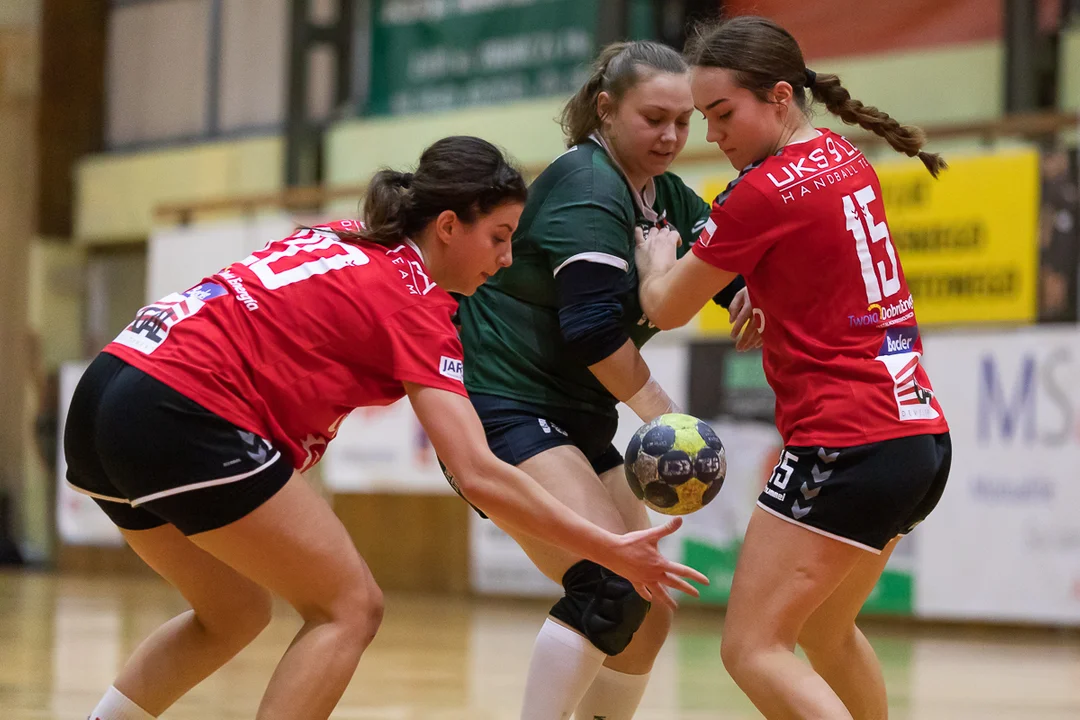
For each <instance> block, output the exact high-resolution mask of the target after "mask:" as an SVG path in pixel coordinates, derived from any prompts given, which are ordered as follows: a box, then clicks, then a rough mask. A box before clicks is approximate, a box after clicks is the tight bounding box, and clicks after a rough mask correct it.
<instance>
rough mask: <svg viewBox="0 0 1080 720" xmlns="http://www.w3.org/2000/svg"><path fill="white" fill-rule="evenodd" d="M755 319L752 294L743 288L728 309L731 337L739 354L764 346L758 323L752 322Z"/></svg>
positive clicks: (736, 294)
mask: <svg viewBox="0 0 1080 720" xmlns="http://www.w3.org/2000/svg"><path fill="white" fill-rule="evenodd" d="M753 317H754V305H753V303H751V302H750V293H749V291H748V290H747V289H746V288H743V289H742V290H740V291H739V292H737V293H735V299H734V300H732V301H731V306H730V307H729V308H728V320H729V321H730V322H731V337H732V339H734V340H735V341H736V342H735V349H736V350H738V351H739V352H746V351H747V350H753V349H755V348H759V347H761V346H762V345H763V344H764V340H762V338H761V333H760V332H759V331H758V327H757V323H755V322H752V320H753ZM748 323H749V324H748Z"/></svg>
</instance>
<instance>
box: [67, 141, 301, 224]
mask: <svg viewBox="0 0 1080 720" xmlns="http://www.w3.org/2000/svg"><path fill="white" fill-rule="evenodd" d="M283 162H284V161H283V159H282V143H281V139H280V138H278V137H259V138H251V139H246V140H237V141H234V142H216V143H204V144H200V145H192V146H184V147H176V148H170V149H167V150H154V151H147V152H141V153H131V154H127V153H124V154H117V155H108V154H103V155H95V156H91V157H88V158H86V159H85V160H83V161H82V162H81V163H79V167H78V170H77V173H76V200H75V203H76V207H75V237H76V240H77V241H78V242H80V243H87V244H111V243H117V242H125V241H138V242H141V241H143V240H145V239H146V236H147V235H148V234H149V232H150V228H151V227H152V224H153V210H154V208H155V207H156V206H158V205H161V204H163V203H168V202H178V201H186V200H200V199H210V198H219V197H223V196H229V195H238V194H251V193H261V192H270V191H273V190H277V189H279V188H280V187H281V186H282V167H283Z"/></svg>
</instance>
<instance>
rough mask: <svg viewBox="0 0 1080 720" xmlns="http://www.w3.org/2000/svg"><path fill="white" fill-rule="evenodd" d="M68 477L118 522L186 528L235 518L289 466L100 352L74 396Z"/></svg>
mask: <svg viewBox="0 0 1080 720" xmlns="http://www.w3.org/2000/svg"><path fill="white" fill-rule="evenodd" d="M64 455H65V457H66V459H67V466H68V470H67V480H68V484H70V485H71V486H72V487H73V488H74V489H75V490H77V491H79V492H81V493H83V494H85V495H89V496H90V497H92V498H94V500H95V501H96V502H97V504H98V505H100V506H101V508H102V510H104V511H105V513H106V514H107V515H108V516H109V518H110V519H111V520H112V521H113V522H114V523H116V525H117V526H118V527H121V528H123V529H125V530H148V529H150V528H154V527H158V526H160V525H164V524H165V523H172V524H173V525H175V526H176V527H177V528H179V529H180V531H181V532H183V533H184V534H185V535H194V534H195V533H200V532H205V531H207V530H215V529H217V528H220V527H224V526H225V525H228V524H229V523H231V522H235V521H236V520H239V519H240V518H242V517H244V516H245V515H247V514H248V513H250V512H251V511H252V510H254V509H255V508H257V507H259V506H260V505H262V504H263V503H264V502H266V501H267V500H269V499H270V498H271V497H272V496H273V495H274V494H275V493H276V492H277V491H278V490H280V489H281V488H282V487H284V485H285V483H286V482H288V480H289V478H290V477H291V476H292V472H293V471H292V467H291V465H290V463H289V461H288V454H287V453H283V452H281V451H280V450H279V449H278V448H276V447H274V446H273V445H272V444H271V443H270V442H269V441H267V440H264V439H262V438H260V437H258V436H257V435H255V434H254V433H250V432H246V431H244V430H242V429H240V428H238V427H236V426H235V425H233V424H231V423H230V422H228V421H227V420H225V419H223V418H221V417H219V416H217V415H215V414H214V413H212V412H210V411H209V410H207V409H205V408H204V407H202V406H201V405H199V404H197V403H195V402H194V401H192V400H190V399H188V398H187V397H185V396H183V395H181V394H180V393H178V392H177V391H175V390H173V389H172V388H170V387H169V386H167V385H165V384H164V383H162V382H160V381H158V380H156V379H154V378H153V377H151V376H150V375H147V374H146V373H144V372H143V371H141V370H139V369H138V368H136V367H134V366H132V365H129V364H127V363H126V362H124V361H123V360H121V359H120V358H118V357H116V356H114V355H109V354H108V353H101V354H99V355H98V356H97V358H95V359H94V361H93V362H92V363H90V367H88V368H87V370H86V372H85V373H84V374H83V376H82V379H81V380H79V384H78V387H76V389H75V394H74V395H73V396H72V398H71V406H70V408H69V409H68V415H67V423H66V426H65V428H64Z"/></svg>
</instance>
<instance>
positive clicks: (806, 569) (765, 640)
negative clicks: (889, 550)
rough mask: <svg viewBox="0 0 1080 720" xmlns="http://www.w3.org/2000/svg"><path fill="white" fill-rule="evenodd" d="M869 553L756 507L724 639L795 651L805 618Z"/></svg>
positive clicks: (733, 587) (733, 589) (733, 588)
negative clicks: (782, 647) (779, 646)
mask: <svg viewBox="0 0 1080 720" xmlns="http://www.w3.org/2000/svg"><path fill="white" fill-rule="evenodd" d="M867 555H868V553H867V552H866V551H865V550H861V549H859V548H856V547H854V546H852V545H850V544H847V543H844V542H841V541H839V540H836V539H834V538H830V537H826V536H824V535H821V534H818V533H814V532H812V531H811V530H810V529H808V528H806V527H803V526H801V525H799V524H798V523H793V522H791V521H789V520H785V519H782V518H779V517H776V516H775V515H772V514H770V513H768V512H766V511H765V510H763V509H762V508H760V507H759V508H757V509H755V510H754V514H753V516H752V517H751V518H750V524H749V525H748V526H747V529H746V537H745V539H744V541H743V546H742V549H741V550H740V552H739V560H738V563H737V564H736V568H735V576H734V578H733V579H732V584H731V595H730V598H729V600H728V608H727V613H726V616H725V620H724V635H725V637H726V641H734V642H736V643H749V644H752V645H763V644H774V643H779V644H783V645H785V646H787V647H791V648H793V647H794V646H795V643H796V640H797V638H798V636H799V632H800V631H801V630H802V627H803V625H804V623H805V622H806V620H807V618H808V617H810V615H811V614H813V613H814V611H815V610H817V609H818V608H819V607H820V606H821V605H822V603H824V602H825V601H826V599H827V598H828V597H829V596H830V595H832V594H833V593H834V592H835V591H836V589H837V588H838V587H839V586H840V584H841V583H842V582H843V580H844V578H846V577H847V576H848V574H849V573H850V572H851V571H852V569H853V568H854V567H855V566H856V564H857V563H858V562H859V560H860V559H862V558H863V557H865V556H867ZM871 557H876V556H873V555H871Z"/></svg>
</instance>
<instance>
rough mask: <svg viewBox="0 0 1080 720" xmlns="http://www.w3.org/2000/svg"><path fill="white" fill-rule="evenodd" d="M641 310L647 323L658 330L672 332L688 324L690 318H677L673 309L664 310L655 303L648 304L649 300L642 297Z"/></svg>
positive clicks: (660, 305)
mask: <svg viewBox="0 0 1080 720" xmlns="http://www.w3.org/2000/svg"><path fill="white" fill-rule="evenodd" d="M641 309H642V311H643V312H644V313H645V317H647V318H649V322H650V323H652V324H653V325H654V326H655V327H657V328H659V329H660V330H674V329H675V328H677V327H682V326H683V325H685V324H686V323H688V322H690V318H682V317H679V315H678V313H676V312H673V308H670V307H668V308H665V307H664V306H663V305H662V304H660V303H658V302H655V301H654V302H650V298H648V297H646V296H644V295H643V296H642V298H641Z"/></svg>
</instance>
